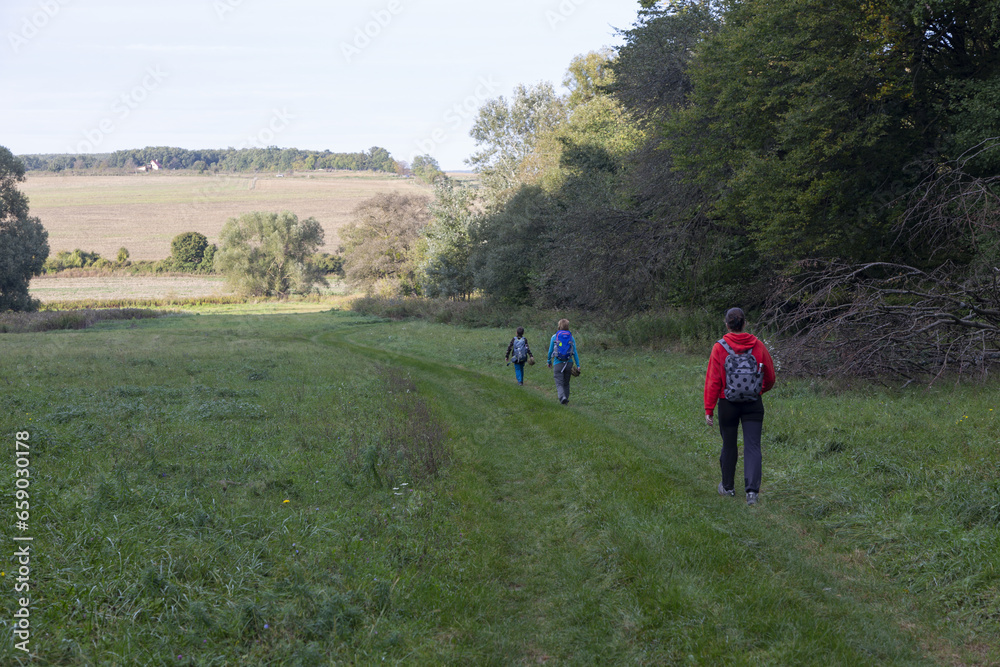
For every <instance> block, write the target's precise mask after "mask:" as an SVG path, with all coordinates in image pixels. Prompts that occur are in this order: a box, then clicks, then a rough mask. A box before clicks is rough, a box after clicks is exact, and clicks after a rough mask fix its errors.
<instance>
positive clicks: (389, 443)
mask: <svg viewBox="0 0 1000 667" xmlns="http://www.w3.org/2000/svg"><path fill="white" fill-rule="evenodd" d="M266 307H267V308H268V309H270V308H271V306H270V305H266ZM199 312H201V313H202V314H200V315H198V316H193V317H192V316H181V317H165V318H160V319H156V320H143V321H141V322H133V323H128V322H117V323H109V324H102V325H99V326H97V327H95V328H93V329H88V330H83V331H63V332H51V333H47V334H16V335H15V334H5V335H3V336H0V345H3V350H2V351H3V354H0V408H2V409H0V432H3V433H5V434H7V436H8V437H9V438H12V436H13V434H14V433H15V432H20V431H26V430H27V431H30V432H31V443H32V444H31V448H32V449H31V452H32V453H31V457H32V458H31V501H32V505H31V526H32V530H33V533H34V534H33V536H34V537H35V542H33V544H34V546H35V548H36V549H37V554H36V555H37V560H36V559H33V560H32V565H33V568H32V578H33V582H34V583H35V586H33V587H32V589H31V593H32V599H31V621H32V628H33V629H34V634H33V642H34V643H33V645H32V648H33V651H35V652H36V653H34V654H33V656H32V657H30V658H29V657H27V656H24V655H22V654H21V653H20V652H18V651H17V650H16V649H15V648H14V646H13V642H12V641H10V640H11V639H12V635H11V634H8V641H7V642H0V663H2V664H14V663H15V662H18V664H29V663H31V664H123V665H124V664H205V665H207V664H248V665H256V664H262V665H263V664H268V665H270V664H315V665H323V664H331V663H332V662H339V663H350V664H383V662H384V663H385V664H392V663H395V664H406V665H409V664H435V665H436V664H477V665H478V664H537V663H540V662H541V663H544V662H548V663H552V664H580V665H591V664H713V663H723V664H737V665H740V664H745V665H779V664H780V665H810V664H816V665H820V664H822V665H831V664H844V665H847V664H850V665H856V664H879V665H883V664H890V665H891V664H906V665H913V664H932V663H934V662H937V663H941V664H984V665H985V664H997V659H998V658H1000V656H998V655H997V649H996V648H994V647H996V646H997V645H1000V641H995V640H994V639H995V638H996V630H995V627H991V625H990V622H989V619H990V618H992V616H991V614H992V613H994V612H993V611H991V609H992V610H995V602H994V601H995V599H996V598H995V597H991V596H995V591H996V575H995V571H996V570H1000V567H996V565H997V563H998V561H997V556H996V554H997V553H1000V548H998V545H997V539H998V536H997V532H996V528H995V525H996V522H995V519H994V517H995V516H996V514H995V509H991V507H992V506H991V505H990V503H995V501H994V500H993V498H995V497H996V496H995V494H992V495H990V494H985V493H982V492H981V491H982V489H988V488H991V487H988V486H986V485H987V484H992V483H993V482H992V481H991V480H989V479H988V476H989V471H990V469H991V468H990V466H991V465H992V466H993V467H994V468H995V464H996V454H995V453H994V452H993V449H992V447H991V445H990V442H991V441H990V439H989V438H990V437H992V438H994V439H995V433H996V430H995V422H993V421H991V419H992V417H990V416H989V415H991V414H993V413H992V412H990V410H991V409H992V408H994V406H993V405H992V404H990V403H988V401H987V400H986V399H981V398H979V397H978V396H977V395H976V393H975V392H973V391H966V392H961V391H958V390H955V391H951V392H948V393H947V394H944V395H939V396H933V395H925V394H921V395H919V396H918V395H914V394H903V395H897V396H882V395H868V394H863V393H857V392H851V393H848V394H845V395H843V396H834V397H831V396H820V395H818V394H817V393H816V392H814V391H813V390H812V389H811V388H810V387H809V386H808V384H807V383H802V382H798V383H797V382H790V381H789V382H784V383H782V384H780V385H779V386H778V388H776V390H775V392H774V393H773V394H771V395H769V397H768V411H769V412H768V418H767V422H766V425H765V429H766V430H765V438H766V439H765V482H764V484H765V487H764V493H763V494H762V503H761V504H760V505H759V506H757V507H755V508H748V507H747V506H746V505H745V504H744V503H743V502H741V501H740V499H725V498H720V497H719V496H718V495H716V493H715V484H716V477H717V466H718V463H717V456H718V446H719V445H718V435H717V433H716V432H714V431H713V430H709V429H707V428H705V426H704V424H703V421H702V418H701V414H700V412H701V410H700V394H701V383H702V378H703V374H704V360H703V359H701V358H692V357H689V356H684V355H671V354H667V353H659V352H657V353H651V352H643V351H635V350H629V349H623V348H621V347H620V346H616V345H615V344H614V340H613V339H611V338H610V337H609V338H607V339H606V340H601V341H598V340H593V339H591V338H588V336H594V337H596V336H598V335H599V334H596V333H595V334H589V333H588V332H587V331H586V330H584V331H582V332H581V331H577V332H576V333H577V337H578V339H579V340H580V342H581V349H582V351H583V362H584V375H583V376H582V377H581V378H579V379H577V380H574V385H573V386H574V392H573V398H572V403H571V405H570V406H568V407H564V406H560V405H558V404H557V403H556V402H555V399H554V389H553V382H552V379H551V375H550V372H549V371H548V370H547V369H546V368H544V366H543V365H538V366H535V367H533V368H530V369H528V376H527V382H526V386H525V387H524V388H519V387H517V386H516V385H515V384H514V382H513V373H512V369H510V368H506V367H504V366H503V364H502V361H500V360H501V359H502V358H503V352H504V349H505V348H506V344H507V341H508V340H509V336H510V333H511V332H500V331H497V330H491V329H476V330H471V329H463V328H458V327H449V326H444V325H436V324H427V323H415V322H401V323H399V322H377V321H374V320H372V319H369V318H364V317H360V316H357V315H352V314H349V313H343V312H326V313H302V314H290V313H288V312H283V313H282V314H269V315H267V316H264V315H262V314H260V315H259V314H251V312H254V313H256V312H261V311H258V310H257V309H256V308H251V307H247V306H231V307H230V306H226V307H219V308H218V309H213V310H212V314H207V313H208V310H206V309H202V310H200V311H199ZM528 335H529V339H530V340H531V342H532V343H533V344H534V345H535V346H536V347H535V352H536V353H539V357H541V354H540V353H541V352H542V351H543V349H544V348H543V345H542V343H543V342H544V341H540V340H539V338H538V336H537V334H536V332H532V331H529V333H528ZM601 343H604V344H606V345H607V348H608V349H605V345H602V344H601ZM890 402H892V403H893V405H892V406H890V405H889V403H890ZM956 409H957V410H962V411H963V412H960V413H958V416H957V417H954V418H952V417H951V415H952V413H953V411H954V410H956ZM921 414H924V415H926V414H931V415H933V416H934V419H932V420H927V419H921V418H920V415H921ZM963 415H968V416H967V417H963ZM960 417H963V418H961V419H959V418H960ZM899 424H902V425H903V426H905V427H906V429H908V430H901V428H900V427H899ZM945 426H947V428H945ZM445 429H446V430H447V438H443V437H442V435H441V434H442V433H444V430H445ZM424 436H428V438H429V439H428V440H427V442H431V441H433V444H434V446H435V447H438V448H440V446H441V444H442V443H446V444H447V446H448V447H450V448H451V450H452V451H453V455H452V458H451V461H450V463H449V464H448V465H447V466H445V467H443V468H442V471H441V474H440V475H438V476H435V475H432V474H429V473H428V472H427V470H426V466H425V467H424V468H423V469H421V468H420V465H423V463H421V464H420V465H418V466H417V467H416V468H415V467H413V466H411V465H409V463H408V462H407V460H406V459H405V456H403V457H402V458H401V456H402V455H406V454H407V452H413V451H416V449H417V448H418V447H419V446H422V445H421V443H422V442H424V440H422V438H423V437H424ZM901 437H905V438H906V439H907V442H908V448H909V453H903V452H900V448H899V446H898V443H899V439H900V438H901ZM991 457H992V458H991ZM7 460H8V464H7V465H8V468H7V470H8V473H9V475H8V477H9V479H11V480H12V479H14V478H13V474H14V473H13V465H14V458H13V457H12V456H9V457H8V458H7ZM442 460H443V459H442ZM977 471H979V472H980V476H978V477H977V476H976V475H975V474H974V473H976V472H977ZM394 487H395V488H394ZM9 488H11V489H12V487H9ZM8 493H10V491H8ZM960 501H961V502H960ZM991 512H994V513H992V514H991ZM13 535H14V527H13V525H12V523H8V524H7V527H6V528H3V527H0V536H2V537H3V539H4V540H5V541H7V542H8V544H12V543H13V542H12V541H11V538H12V537H13ZM942 562H944V563H945V564H944V565H937V564H938V563H942ZM2 564H3V565H4V567H3V568H0V570H2V571H0V577H3V576H4V575H3V573H6V576H7V579H6V581H8V582H10V579H9V577H10V573H11V572H12V571H13V569H12V568H13V567H15V566H16V565H17V564H16V559H15V558H14V557H13V550H12V549H8V550H7V552H6V557H5V558H4V559H3V561H2ZM928 582H930V583H928ZM9 585H10V584H9ZM907 589H910V590H907ZM911 591H912V592H911ZM12 604H13V600H12V599H11V600H8V609H11V605H12ZM990 605H994V606H993V607H991V606H990ZM10 613H13V610H11V611H10ZM931 616H933V618H931ZM9 618H10V616H8V619H9ZM9 622H10V621H9V620H8V621H7V622H6V623H8V624H9ZM4 623H5V622H4V621H3V620H2V619H0V625H2V624H4ZM5 627H7V628H8V629H9V627H10V626H9V625H5ZM171 656H173V657H171Z"/></svg>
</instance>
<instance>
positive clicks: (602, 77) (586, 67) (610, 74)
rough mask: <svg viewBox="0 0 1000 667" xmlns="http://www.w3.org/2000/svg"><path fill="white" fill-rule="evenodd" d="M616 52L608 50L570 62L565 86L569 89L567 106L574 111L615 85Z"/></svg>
mask: <svg viewBox="0 0 1000 667" xmlns="http://www.w3.org/2000/svg"><path fill="white" fill-rule="evenodd" d="M613 61H614V51H612V50H611V49H608V48H604V49H601V50H600V51H591V52H590V53H587V54H585V55H582V56H576V57H575V58H573V60H572V61H570V64H569V70H568V71H567V72H566V77H565V78H564V79H563V85H564V86H566V87H567V88H568V89H569V91H570V92H569V97H568V98H567V99H566V104H567V106H568V107H569V108H570V109H573V108H575V107H577V106H579V105H580V104H583V103H584V102H589V101H590V100H592V99H594V97H596V96H597V95H598V94H599V93H600V92H602V91H605V90H607V89H608V88H609V87H610V86H611V85H612V84H613V83H614V70H613V69H612V68H611V65H612V62H613Z"/></svg>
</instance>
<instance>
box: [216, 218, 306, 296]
mask: <svg viewBox="0 0 1000 667" xmlns="http://www.w3.org/2000/svg"><path fill="white" fill-rule="evenodd" d="M219 237H220V242H221V245H220V246H219V250H218V252H216V253H215V269H216V271H218V272H219V273H222V274H223V275H225V277H226V281H227V283H228V285H229V286H230V288H231V289H232V290H233V291H235V292H237V293H238V294H244V295H250V296H273V295H277V296H287V295H289V294H306V293H308V292H310V291H312V290H313V288H314V286H315V285H317V284H321V285H325V284H326V280H325V279H324V278H323V274H322V271H321V270H320V269H319V268H318V267H317V266H316V265H315V264H314V263H313V256H314V255H315V254H316V250H317V249H318V248H319V247H320V246H321V245H322V244H323V227H322V226H321V225H320V224H319V223H318V222H317V221H316V220H315V219H313V218H306V219H305V220H302V221H300V220H299V219H298V217H297V216H296V215H295V214H293V213H290V212H287V211H285V212H283V213H262V212H254V213H245V214H243V215H241V216H240V217H239V218H230V219H229V220H227V221H226V224H225V225H224V226H223V228H222V232H221V233H220V235H219Z"/></svg>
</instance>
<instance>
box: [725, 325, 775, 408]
mask: <svg viewBox="0 0 1000 667" xmlns="http://www.w3.org/2000/svg"><path fill="white" fill-rule="evenodd" d="M719 345H721V346H722V347H723V348H724V349H725V350H726V353H727V356H726V363H725V366H724V368H725V371H726V389H725V396H726V400H727V401H731V402H733V403H752V402H753V401H756V400H757V399H758V398H760V395H761V393H762V392H761V389H762V388H763V386H764V374H763V373H762V372H761V371H762V370H763V364H760V363H758V362H757V358H756V357H755V356H753V352H752V351H751V350H747V351H746V352H742V353H740V354H737V353H736V352H734V351H733V348H731V347H729V343H727V342H726V341H725V340H724V339H720V340H719Z"/></svg>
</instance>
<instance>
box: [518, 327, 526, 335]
mask: <svg viewBox="0 0 1000 667" xmlns="http://www.w3.org/2000/svg"><path fill="white" fill-rule="evenodd" d="M517 335H518V336H523V335H524V327H518V328H517Z"/></svg>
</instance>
